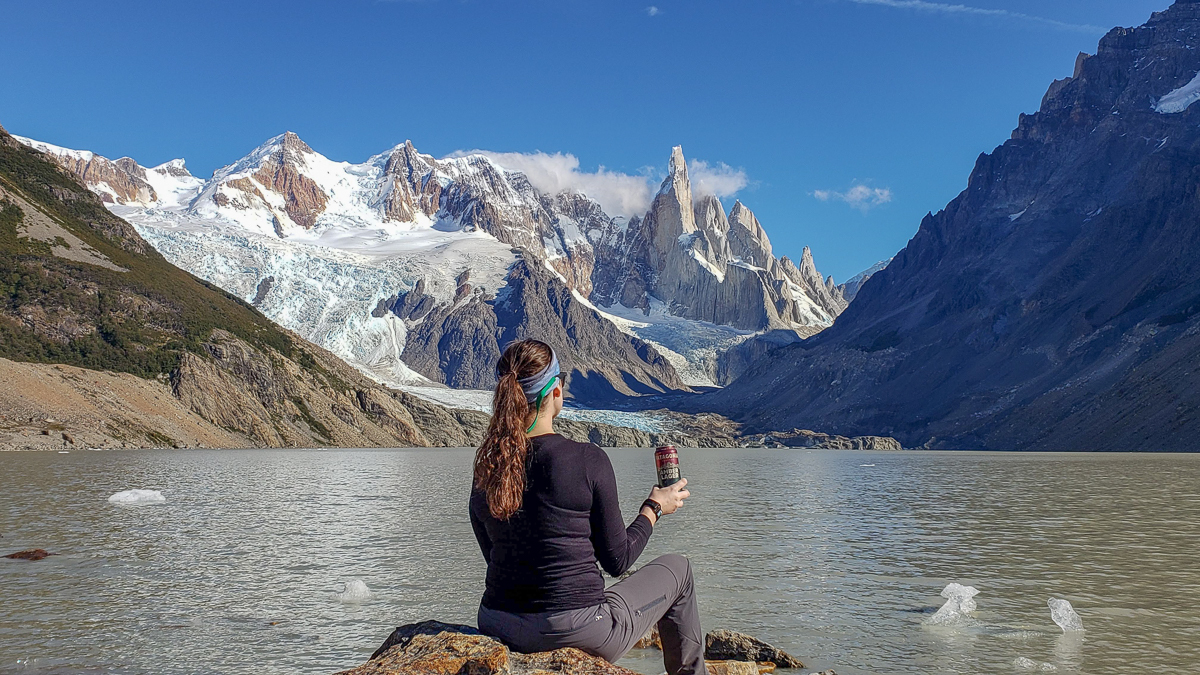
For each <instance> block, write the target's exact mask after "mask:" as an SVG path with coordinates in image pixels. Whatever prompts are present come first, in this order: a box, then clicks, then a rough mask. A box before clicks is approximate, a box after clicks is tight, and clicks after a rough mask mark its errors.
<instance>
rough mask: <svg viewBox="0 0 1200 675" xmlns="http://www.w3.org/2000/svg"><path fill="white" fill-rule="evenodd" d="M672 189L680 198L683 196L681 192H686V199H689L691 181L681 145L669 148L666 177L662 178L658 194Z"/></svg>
mask: <svg viewBox="0 0 1200 675" xmlns="http://www.w3.org/2000/svg"><path fill="white" fill-rule="evenodd" d="M672 190H673V191H674V192H675V194H676V195H677V196H679V197H680V198H681V199H682V197H683V196H684V194H683V193H685V192H686V193H687V197H688V200H689V201H690V200H691V195H692V183H691V181H690V180H689V179H688V170H687V161H686V160H685V159H684V158H683V146H682V145H676V146H675V147H673V148H671V161H670V163H669V164H668V169H667V177H666V178H664V179H663V182H662V186H661V187H660V188H659V189H658V194H660V195H661V194H666V193H668V192H671V191H672Z"/></svg>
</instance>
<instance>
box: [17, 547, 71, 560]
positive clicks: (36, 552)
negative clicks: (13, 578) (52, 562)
mask: <svg viewBox="0 0 1200 675" xmlns="http://www.w3.org/2000/svg"><path fill="white" fill-rule="evenodd" d="M52 555H58V554H57V553H50V552H49V551H47V550H46V549H44V548H31V549H29V550H27V551H17V552H16V553H9V554H8V555H6V556H4V557H5V558H8V559H9V560H45V559H46V558H49V557H50V556H52Z"/></svg>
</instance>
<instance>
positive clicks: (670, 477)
mask: <svg viewBox="0 0 1200 675" xmlns="http://www.w3.org/2000/svg"><path fill="white" fill-rule="evenodd" d="M654 467H655V468H656V469H657V470H658V486H659V487H667V486H668V485H671V484H672V483H678V482H679V451H678V450H676V449H675V446H673V445H663V446H659V447H657V448H655V449H654Z"/></svg>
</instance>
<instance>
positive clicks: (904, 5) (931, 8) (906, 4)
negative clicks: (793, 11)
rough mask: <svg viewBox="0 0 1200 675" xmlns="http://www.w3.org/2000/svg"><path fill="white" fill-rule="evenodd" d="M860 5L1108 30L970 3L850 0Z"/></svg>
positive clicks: (1090, 30) (1099, 31)
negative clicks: (972, 5) (974, 5)
mask: <svg viewBox="0 0 1200 675" xmlns="http://www.w3.org/2000/svg"><path fill="white" fill-rule="evenodd" d="M849 1H850V2H853V3H855V4H858V5H881V6H883V7H896V8H899V9H915V10H917V11H921V12H933V13H938V14H969V15H973V16H991V17H998V18H1003V19H1014V20H1017V21H1022V22H1025V23H1029V24H1036V25H1039V26H1043V27H1046V28H1056V29H1059V30H1069V31H1076V32H1080V33H1093V34H1101V35H1102V34H1104V33H1105V32H1107V31H1106V30H1105V29H1104V28H1102V27H1100V26H1093V25H1091V24H1083V23H1070V22H1067V21H1058V20H1056V19H1047V18H1045V17H1041V16H1033V15H1032V14H1022V13H1021V12H1012V11H1009V10H1007V9H985V8H982V7H971V6H970V5H959V4H950V3H945V2H928V1H927V0H849Z"/></svg>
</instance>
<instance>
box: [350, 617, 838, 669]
mask: <svg viewBox="0 0 1200 675" xmlns="http://www.w3.org/2000/svg"><path fill="white" fill-rule="evenodd" d="M653 644H654V640H653V633H652V634H651V635H649V636H647V639H646V640H644V641H643V643H639V646H644V647H649V646H652V645H653ZM704 656H705V660H706V664H707V666H708V675H762V674H764V673H770V672H774V671H775V670H776V669H793V668H804V664H803V663H801V662H800V660H799V659H797V658H795V657H793V656H792V655H790V654H788V653H787V652H784V651H783V650H780V649H777V648H775V647H772V646H771V645H768V644H766V643H765V642H762V641H761V640H757V639H755V638H753V637H750V636H749V635H744V634H742V633H735V632H733V631H728V630H718V631H713V632H711V633H709V634H708V635H707V636H706V639H705V654H704ZM551 673H561V674H563V675H638V674H637V673H635V672H634V671H632V670H629V669H628V668H622V667H621V666H617V665H613V664H611V663H609V662H607V661H605V660H604V659H601V658H598V657H595V656H591V655H589V654H586V653H584V652H582V651H580V650H578V649H571V648H567V649H556V650H554V651H552V652H541V653H537V654H521V653H519V652H514V651H511V650H510V649H509V648H508V647H506V646H504V644H502V643H501V642H499V641H498V640H495V639H493V638H490V637H487V636H485V635H482V634H480V633H479V631H478V630H476V629H475V628H472V627H471V626H463V625H458V624H447V623H442V622H440V621H422V622H420V623H413V624H407V625H404V626H400V627H399V628H397V629H396V630H394V631H393V632H392V634H391V635H389V636H388V638H387V639H386V640H384V642H383V644H382V645H381V646H380V647H379V649H377V650H375V653H374V654H372V655H371V658H370V659H369V660H368V661H367V662H366V663H364V664H362V665H360V666H358V667H356V668H351V669H350V670H344V671H341V672H340V673H337V675H460V674H466V675H550V674H551ZM818 675H836V674H835V673H834V672H833V671H831V670H830V671H824V672H823V673H820V674H818Z"/></svg>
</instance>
